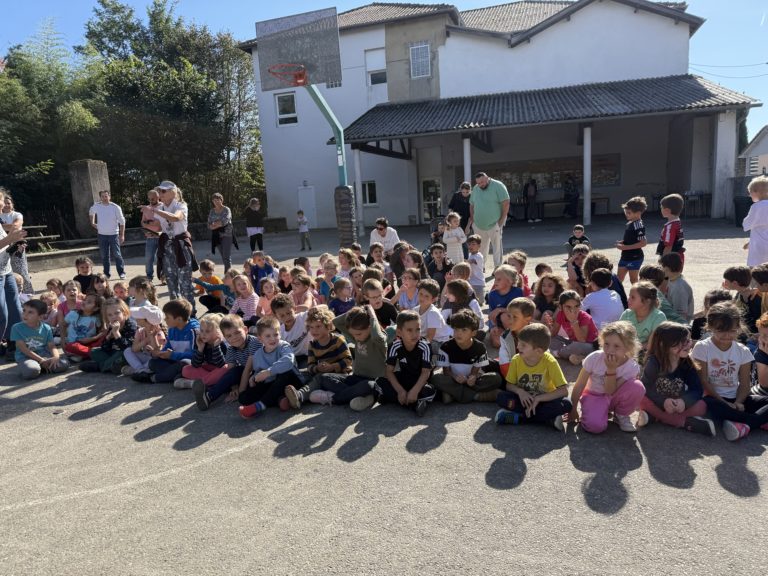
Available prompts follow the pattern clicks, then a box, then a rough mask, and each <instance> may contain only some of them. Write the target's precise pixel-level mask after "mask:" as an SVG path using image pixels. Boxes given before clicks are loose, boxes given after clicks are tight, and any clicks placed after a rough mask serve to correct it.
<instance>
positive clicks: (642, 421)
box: [635, 410, 650, 428]
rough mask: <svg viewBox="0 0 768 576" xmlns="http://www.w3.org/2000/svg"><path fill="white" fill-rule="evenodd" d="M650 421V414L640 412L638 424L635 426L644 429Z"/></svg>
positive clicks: (643, 411)
mask: <svg viewBox="0 0 768 576" xmlns="http://www.w3.org/2000/svg"><path fill="white" fill-rule="evenodd" d="M649 420H650V417H649V416H648V412H646V411H645V410H640V411H639V412H638V413H637V422H635V425H636V426H637V427H638V428H643V427H644V426H648V421H649Z"/></svg>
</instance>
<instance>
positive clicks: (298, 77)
mask: <svg viewBox="0 0 768 576" xmlns="http://www.w3.org/2000/svg"><path fill="white" fill-rule="evenodd" d="M267 71H268V72H269V73H270V74H272V76H274V77H275V78H278V79H280V80H282V81H283V82H285V83H286V84H288V85H290V86H306V85H307V84H309V78H307V69H306V68H305V67H304V65H303V64H273V65H272V66H270V67H269V68H268V69H267Z"/></svg>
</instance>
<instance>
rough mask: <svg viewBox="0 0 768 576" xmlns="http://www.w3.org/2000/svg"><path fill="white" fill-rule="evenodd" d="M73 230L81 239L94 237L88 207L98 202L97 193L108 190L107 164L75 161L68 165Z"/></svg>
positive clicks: (98, 161) (95, 161)
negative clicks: (73, 211) (72, 208)
mask: <svg viewBox="0 0 768 576" xmlns="http://www.w3.org/2000/svg"><path fill="white" fill-rule="evenodd" d="M69 180H70V184H71V188H72V203H73V204H74V207H75V228H76V229H77V232H78V233H79V234H80V236H81V237H89V236H96V230H94V229H93V228H91V220H90V218H89V216H88V210H89V209H90V207H91V206H92V205H93V204H94V203H95V202H98V201H99V192H101V191H102V190H110V187H109V172H108V171H107V163H106V162H102V161H101V160H75V161H74V162H70V163H69Z"/></svg>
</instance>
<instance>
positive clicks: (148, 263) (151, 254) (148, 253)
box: [144, 236, 161, 280]
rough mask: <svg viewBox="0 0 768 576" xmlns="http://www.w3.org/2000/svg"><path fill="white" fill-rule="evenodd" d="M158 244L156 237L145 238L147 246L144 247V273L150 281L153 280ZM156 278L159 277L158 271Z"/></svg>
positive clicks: (158, 239) (158, 240)
mask: <svg viewBox="0 0 768 576" xmlns="http://www.w3.org/2000/svg"><path fill="white" fill-rule="evenodd" d="M159 243H160V238H158V237H157V236H155V237H153V238H147V244H146V246H145V247H144V271H145V272H146V274H147V278H149V279H150V280H153V279H154V278H155V259H156V258H157V246H158V244H159ZM158 276H161V274H160V271H159V270H158Z"/></svg>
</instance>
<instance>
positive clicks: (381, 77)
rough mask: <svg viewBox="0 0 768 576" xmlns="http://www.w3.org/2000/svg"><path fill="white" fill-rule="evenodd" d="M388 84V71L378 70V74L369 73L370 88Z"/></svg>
mask: <svg viewBox="0 0 768 576" xmlns="http://www.w3.org/2000/svg"><path fill="white" fill-rule="evenodd" d="M386 83H387V71H386V70H378V71H376V72H369V73H368V85H369V86H376V84H386Z"/></svg>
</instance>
